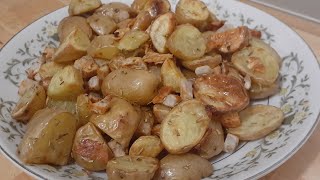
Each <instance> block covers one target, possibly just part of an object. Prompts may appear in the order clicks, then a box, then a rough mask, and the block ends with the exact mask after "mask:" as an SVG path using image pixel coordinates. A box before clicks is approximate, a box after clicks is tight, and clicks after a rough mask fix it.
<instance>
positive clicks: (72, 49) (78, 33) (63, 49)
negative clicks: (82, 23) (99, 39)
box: [52, 29, 90, 63]
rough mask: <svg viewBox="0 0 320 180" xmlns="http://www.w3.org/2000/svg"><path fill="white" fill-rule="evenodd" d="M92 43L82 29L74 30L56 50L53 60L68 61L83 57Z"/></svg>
mask: <svg viewBox="0 0 320 180" xmlns="http://www.w3.org/2000/svg"><path fill="white" fill-rule="evenodd" d="M89 45H90V40H89V38H88V36H87V35H86V34H85V33H84V32H83V31H82V30H80V29H75V30H74V31H72V32H71V33H70V34H69V35H68V36H67V37H66V38H65V40H64V41H63V42H62V43H61V44H60V46H59V47H58V49H57V50H56V51H55V53H54V55H53V57H52V60H53V61H55V62H57V63H67V62H71V61H74V60H76V59H79V58H81V57H82V56H84V55H85V54H86V52H87V49H88V47H89Z"/></svg>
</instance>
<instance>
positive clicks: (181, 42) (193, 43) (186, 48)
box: [167, 24, 206, 61]
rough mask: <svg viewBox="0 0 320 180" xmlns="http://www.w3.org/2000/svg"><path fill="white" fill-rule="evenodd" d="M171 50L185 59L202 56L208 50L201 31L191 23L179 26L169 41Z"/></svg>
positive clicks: (168, 44) (168, 45)
mask: <svg viewBox="0 0 320 180" xmlns="http://www.w3.org/2000/svg"><path fill="white" fill-rule="evenodd" d="M167 47H168V49H169V51H170V52H171V53H172V54H173V55H175V56H177V57H178V58H180V59H181V60H183V61H190V60H194V59H197V58H200V57H202V56H203V55H204V54H205V52H206V44H205V40H204V38H203V37H202V34H201V32H200V31H199V30H198V29H197V28H196V27H194V26H192V25H190V24H183V25H180V26H178V27H177V28H176V29H175V31H173V33H172V34H171V35H170V37H169V39H168V41H167Z"/></svg>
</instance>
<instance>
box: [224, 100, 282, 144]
mask: <svg viewBox="0 0 320 180" xmlns="http://www.w3.org/2000/svg"><path fill="white" fill-rule="evenodd" d="M239 115H240V119H241V125H240V126H239V127H237V128H229V129H228V133H230V134H234V135H236V136H238V137H239V139H240V140H243V141H247V140H256V139H260V138H263V137H265V136H266V135H268V134H269V133H271V132H272V131H274V130H276V129H277V128H279V127H280V126H281V124H282V121H283V119H284V114H283V112H282V111H281V109H280V108H277V107H274V106H269V105H254V106H250V107H248V108H246V109H244V110H243V111H240V113H239Z"/></svg>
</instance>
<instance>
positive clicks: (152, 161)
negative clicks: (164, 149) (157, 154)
mask: <svg viewBox="0 0 320 180" xmlns="http://www.w3.org/2000/svg"><path fill="white" fill-rule="evenodd" d="M158 163H159V161H158V159H156V158H151V157H143V156H122V157H117V158H114V159H113V160H110V161H109V162H108V165H107V175H108V178H110V179H114V180H131V179H139V180H150V179H152V177H153V175H154V174H155V172H156V170H157V169H158V167H159V164H158Z"/></svg>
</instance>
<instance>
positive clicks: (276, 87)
mask: <svg viewBox="0 0 320 180" xmlns="http://www.w3.org/2000/svg"><path fill="white" fill-rule="evenodd" d="M279 91H280V84H279V82H278V81H276V82H275V83H273V84H270V85H261V84H258V83H255V82H252V84H251V88H250V89H249V96H250V99H264V98H267V97H269V96H272V95H274V94H276V93H278V92H279Z"/></svg>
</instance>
